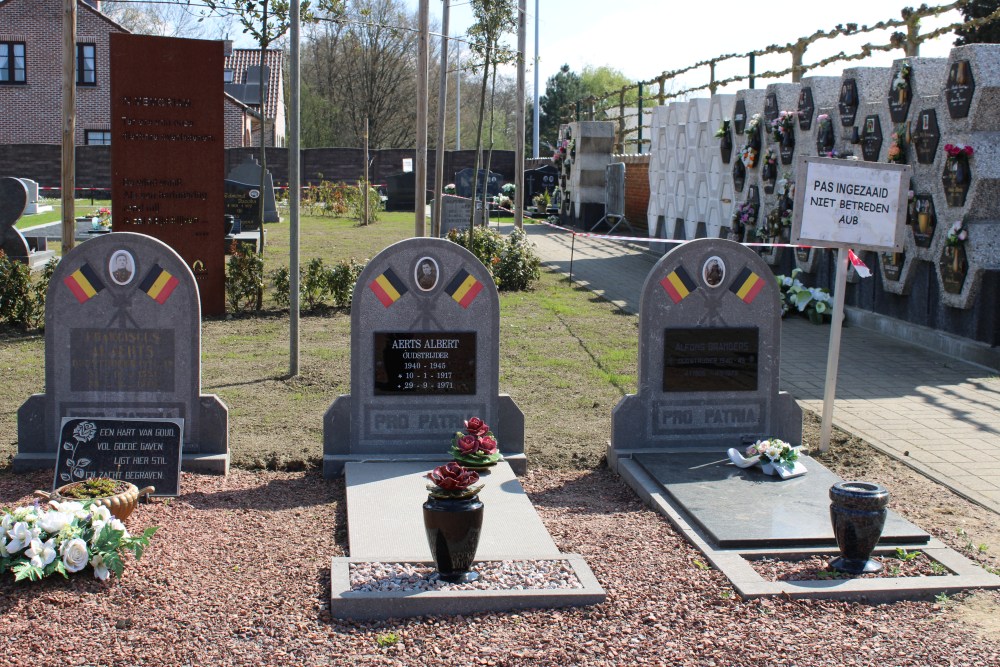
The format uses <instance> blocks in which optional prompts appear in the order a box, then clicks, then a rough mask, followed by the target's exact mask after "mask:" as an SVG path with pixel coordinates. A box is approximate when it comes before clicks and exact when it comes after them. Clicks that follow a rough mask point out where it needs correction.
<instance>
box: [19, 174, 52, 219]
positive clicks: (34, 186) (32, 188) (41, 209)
mask: <svg viewBox="0 0 1000 667" xmlns="http://www.w3.org/2000/svg"><path fill="white" fill-rule="evenodd" d="M17 180H19V181H21V182H22V183H24V187H25V188H27V189H28V205H27V206H25V208H24V214H25V215H35V214H36V213H46V212H48V211H51V210H52V207H51V206H39V205H38V181H33V180H31V179H30V178H19V179H17Z"/></svg>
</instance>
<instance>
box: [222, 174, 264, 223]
mask: <svg viewBox="0 0 1000 667" xmlns="http://www.w3.org/2000/svg"><path fill="white" fill-rule="evenodd" d="M224 183H225V189H224V191H223V197H224V198H225V202H226V213H225V214H226V215H231V216H233V217H234V218H235V219H236V220H239V222H240V229H244V228H245V229H258V228H259V227H258V221H259V220H260V186H258V185H253V184H250V183H240V182H239V181H233V180H229V179H226V180H225V182H224Z"/></svg>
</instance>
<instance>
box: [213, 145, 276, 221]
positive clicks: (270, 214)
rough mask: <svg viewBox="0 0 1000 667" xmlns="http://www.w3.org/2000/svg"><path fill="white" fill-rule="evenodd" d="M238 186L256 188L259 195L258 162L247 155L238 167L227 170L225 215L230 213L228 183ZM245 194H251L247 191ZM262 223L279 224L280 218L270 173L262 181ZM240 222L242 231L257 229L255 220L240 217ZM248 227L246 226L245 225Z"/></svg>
mask: <svg viewBox="0 0 1000 667" xmlns="http://www.w3.org/2000/svg"><path fill="white" fill-rule="evenodd" d="M230 181H232V182H234V183H237V184H239V185H240V186H241V187H243V188H256V189H257V191H258V196H259V193H260V162H258V161H257V158H255V157H253V156H251V155H248V156H246V158H244V159H243V162H240V163H239V164H238V165H236V166H235V167H233V168H232V169H230V170H229V173H228V174H226V186H227V187H226V193H227V194H226V198H227V209H226V213H230V211H229V210H228V193H229V187H228V186H229V182H230ZM247 194H248V195H249V194H251V193H250V192H249V191H248V192H247ZM263 194H264V222H281V217H280V216H279V215H278V208H277V206H275V203H274V180H273V179H272V178H271V172H270V171H268V172H267V175H266V177H265V179H264V191H263ZM240 220H241V222H242V228H243V231H252V230H254V229H257V220H256V219H254V220H249V221H248V220H247V219H246V218H243V217H242V216H241V217H240ZM248 222H249V223H250V226H249V227H248V226H247V223H248Z"/></svg>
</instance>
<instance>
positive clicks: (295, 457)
mask: <svg viewBox="0 0 1000 667" xmlns="http://www.w3.org/2000/svg"><path fill="white" fill-rule="evenodd" d="M285 219H287V218H285ZM413 228H414V222H413V214H412V213H382V214H381V219H380V221H379V222H377V223H375V224H373V225H371V226H369V227H360V226H357V225H356V224H355V223H354V222H353V221H351V220H344V219H334V218H319V217H304V218H303V219H302V223H301V231H300V240H301V245H300V255H301V258H302V264H303V265H305V263H306V262H308V260H309V259H311V258H313V257H321V258H323V260H324V262H326V263H328V264H330V263H335V262H338V261H342V260H346V259H349V258H351V257H354V258H355V259H358V260H363V259H366V258H371V257H374V255H375V254H377V253H378V252H379V251H380V250H381V249H383V248H385V247H386V246H388V245H390V244H391V243H394V242H396V241H399V240H402V239H404V238H408V237H409V236H412V234H413ZM267 232H268V246H267V249H266V252H265V268H266V270H267V271H271V270H273V269H275V268H277V267H278V266H282V265H284V266H287V265H288V247H289V226H288V224H287V223H286V222H282V223H279V224H272V225H268V226H267ZM271 304H273V301H271V299H270V297H268V299H266V300H265V306H266V307H270V309H269V310H266V311H265V312H263V313H261V314H259V315H256V316H250V317H236V318H233V319H224V318H218V319H210V320H206V321H205V322H204V324H203V327H202V391H203V392H205V393H215V394H218V395H219V396H220V397H221V398H222V400H223V401H224V402H225V403H226V404H227V405H228V406H229V428H230V451H231V453H232V461H233V465H235V466H237V467H244V468H261V467H266V468H272V469H273V468H278V469H300V468H304V467H313V466H316V465H318V464H319V461H320V460H321V457H322V448H323V446H322V439H323V433H322V431H323V414H324V413H325V412H326V410H327V408H328V407H329V406H330V404H331V403H332V402H333V400H334V399H335V398H336V397H337V396H338V395H339V394H343V393H348V392H349V391H350V313H349V311H348V310H347V309H333V308H321V309H318V310H317V312H315V313H305V314H304V315H303V317H302V320H301V326H300V332H301V340H300V353H301V356H300V373H299V375H298V376H296V377H294V378H289V377H288V369H289V363H288V349H289V338H288V336H289V325H288V313H287V311H281V310H278V309H275V308H273V306H271ZM500 313H501V319H500V336H501V340H500V390H501V391H502V392H506V393H509V394H510V395H511V396H513V398H514V400H515V401H516V402H517V404H518V405H519V406H520V408H521V410H522V411H523V412H524V414H525V431H526V434H525V435H526V448H527V452H528V458H529V463H530V465H532V466H544V467H550V468H567V467H572V468H587V467H593V466H595V465H597V464H598V463H599V461H600V460H601V457H602V456H603V455H604V452H605V447H606V443H607V439H608V435H609V433H610V423H611V410H612V409H613V408H614V406H615V404H616V403H617V402H618V400H619V399H620V398H621V397H622V396H623V395H624V394H626V393H629V392H634V391H635V390H636V382H637V380H636V354H637V335H638V334H637V332H638V318H637V317H636V316H634V315H630V314H624V313H622V311H620V310H619V309H618V308H617V307H616V306H614V305H613V304H611V303H608V302H606V301H604V300H603V299H601V298H599V297H595V296H594V295H593V294H591V293H590V292H588V291H587V290H586V289H584V288H581V287H579V286H576V285H570V284H569V283H568V282H567V281H566V280H565V279H564V278H563V277H562V276H560V275H558V274H554V273H549V272H543V275H542V278H541V280H540V281H539V283H538V284H537V286H536V288H535V289H534V290H533V291H531V292H519V293H504V294H501V298H500ZM43 359H44V336H43V335H41V334H39V333H32V334H24V333H21V332H17V331H12V330H0V370H2V372H3V376H4V379H5V391H4V392H3V393H2V394H0V432H2V433H3V434H5V435H4V436H2V438H0V465H9V460H10V458H11V457H12V456H13V454H14V453H15V452H16V451H17V440H16V437H17V436H16V433H17V416H16V414H17V409H18V407H19V406H20V405H21V403H23V402H24V400H25V399H26V398H27V397H28V396H29V395H30V394H32V393H35V392H41V391H43V389H44V367H43V363H42V361H43ZM446 445H447V443H442V451H444V449H446ZM500 445H501V449H502V447H503V443H502V442H501V443H500Z"/></svg>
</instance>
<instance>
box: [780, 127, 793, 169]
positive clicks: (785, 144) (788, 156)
mask: <svg viewBox="0 0 1000 667" xmlns="http://www.w3.org/2000/svg"><path fill="white" fill-rule="evenodd" d="M778 155H779V156H780V157H781V164H784V165H789V164H791V163H792V157H793V156H794V155H795V131H794V130H792V129H789V130H788V133H787V134H786V135H785V136H783V137H782V138H781V143H780V144H779V145H778Z"/></svg>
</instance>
